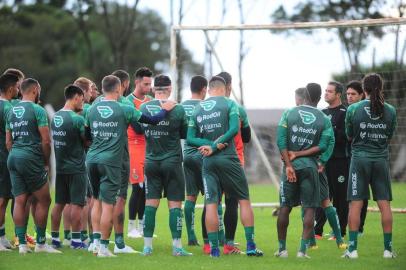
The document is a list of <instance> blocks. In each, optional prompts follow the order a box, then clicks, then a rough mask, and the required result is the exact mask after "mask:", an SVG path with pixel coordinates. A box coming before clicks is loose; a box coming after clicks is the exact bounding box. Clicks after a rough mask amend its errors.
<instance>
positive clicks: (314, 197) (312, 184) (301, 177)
mask: <svg viewBox="0 0 406 270" xmlns="http://www.w3.org/2000/svg"><path fill="white" fill-rule="evenodd" d="M282 170H283V171H282V176H281V186H280V190H279V202H280V205H281V207H284V206H287V207H294V206H298V205H302V207H304V208H314V207H320V181H319V173H318V172H317V168H315V167H308V168H303V169H299V170H295V172H296V178H297V181H296V182H293V183H291V182H289V181H288V179H287V177H286V173H285V167H284V168H283V169H282Z"/></svg>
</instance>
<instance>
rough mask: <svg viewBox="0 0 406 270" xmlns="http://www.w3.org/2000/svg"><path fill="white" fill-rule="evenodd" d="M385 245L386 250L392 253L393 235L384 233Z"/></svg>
mask: <svg viewBox="0 0 406 270" xmlns="http://www.w3.org/2000/svg"><path fill="white" fill-rule="evenodd" d="M383 245H384V247H385V250H388V251H390V252H392V233H383Z"/></svg>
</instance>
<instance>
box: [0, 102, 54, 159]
mask: <svg viewBox="0 0 406 270" xmlns="http://www.w3.org/2000/svg"><path fill="white" fill-rule="evenodd" d="M47 126H48V116H47V112H46V111H45V109H44V108H42V107H41V106H39V105H38V104H35V103H34V102H31V101H21V102H19V103H17V104H16V105H15V106H14V107H13V108H12V109H11V111H10V113H9V117H8V120H7V126H6V129H7V130H9V131H10V132H11V135H12V138H13V147H12V149H11V152H10V154H12V155H13V156H14V157H17V158H24V159H38V158H40V159H41V162H43V157H44V154H43V152H42V145H41V134H40V133H39V130H38V128H39V127H47Z"/></svg>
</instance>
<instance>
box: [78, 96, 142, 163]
mask: <svg viewBox="0 0 406 270" xmlns="http://www.w3.org/2000/svg"><path fill="white" fill-rule="evenodd" d="M141 115H142V114H141V113H140V111H138V110H136V109H135V108H134V106H127V105H124V104H121V103H119V102H117V101H113V100H103V101H100V102H98V103H96V104H93V105H92V107H91V108H90V109H89V112H88V115H87V118H86V120H85V125H86V126H88V127H89V128H90V130H91V136H92V144H91V146H90V148H89V151H88V153H87V157H86V162H88V163H99V164H105V165H109V166H114V167H121V166H122V162H123V156H124V146H125V145H126V144H127V143H128V142H127V127H128V125H129V124H130V123H131V122H137V121H138V120H139V119H140V117H141ZM127 156H128V155H127Z"/></svg>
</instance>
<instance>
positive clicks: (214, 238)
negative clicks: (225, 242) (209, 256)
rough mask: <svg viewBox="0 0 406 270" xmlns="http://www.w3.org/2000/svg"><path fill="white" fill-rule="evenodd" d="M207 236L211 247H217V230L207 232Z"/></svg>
mask: <svg viewBox="0 0 406 270" xmlns="http://www.w3.org/2000/svg"><path fill="white" fill-rule="evenodd" d="M207 236H208V237H209V243H210V247H211V248H218V247H219V233H218V232H211V233H210V232H209V233H207Z"/></svg>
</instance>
